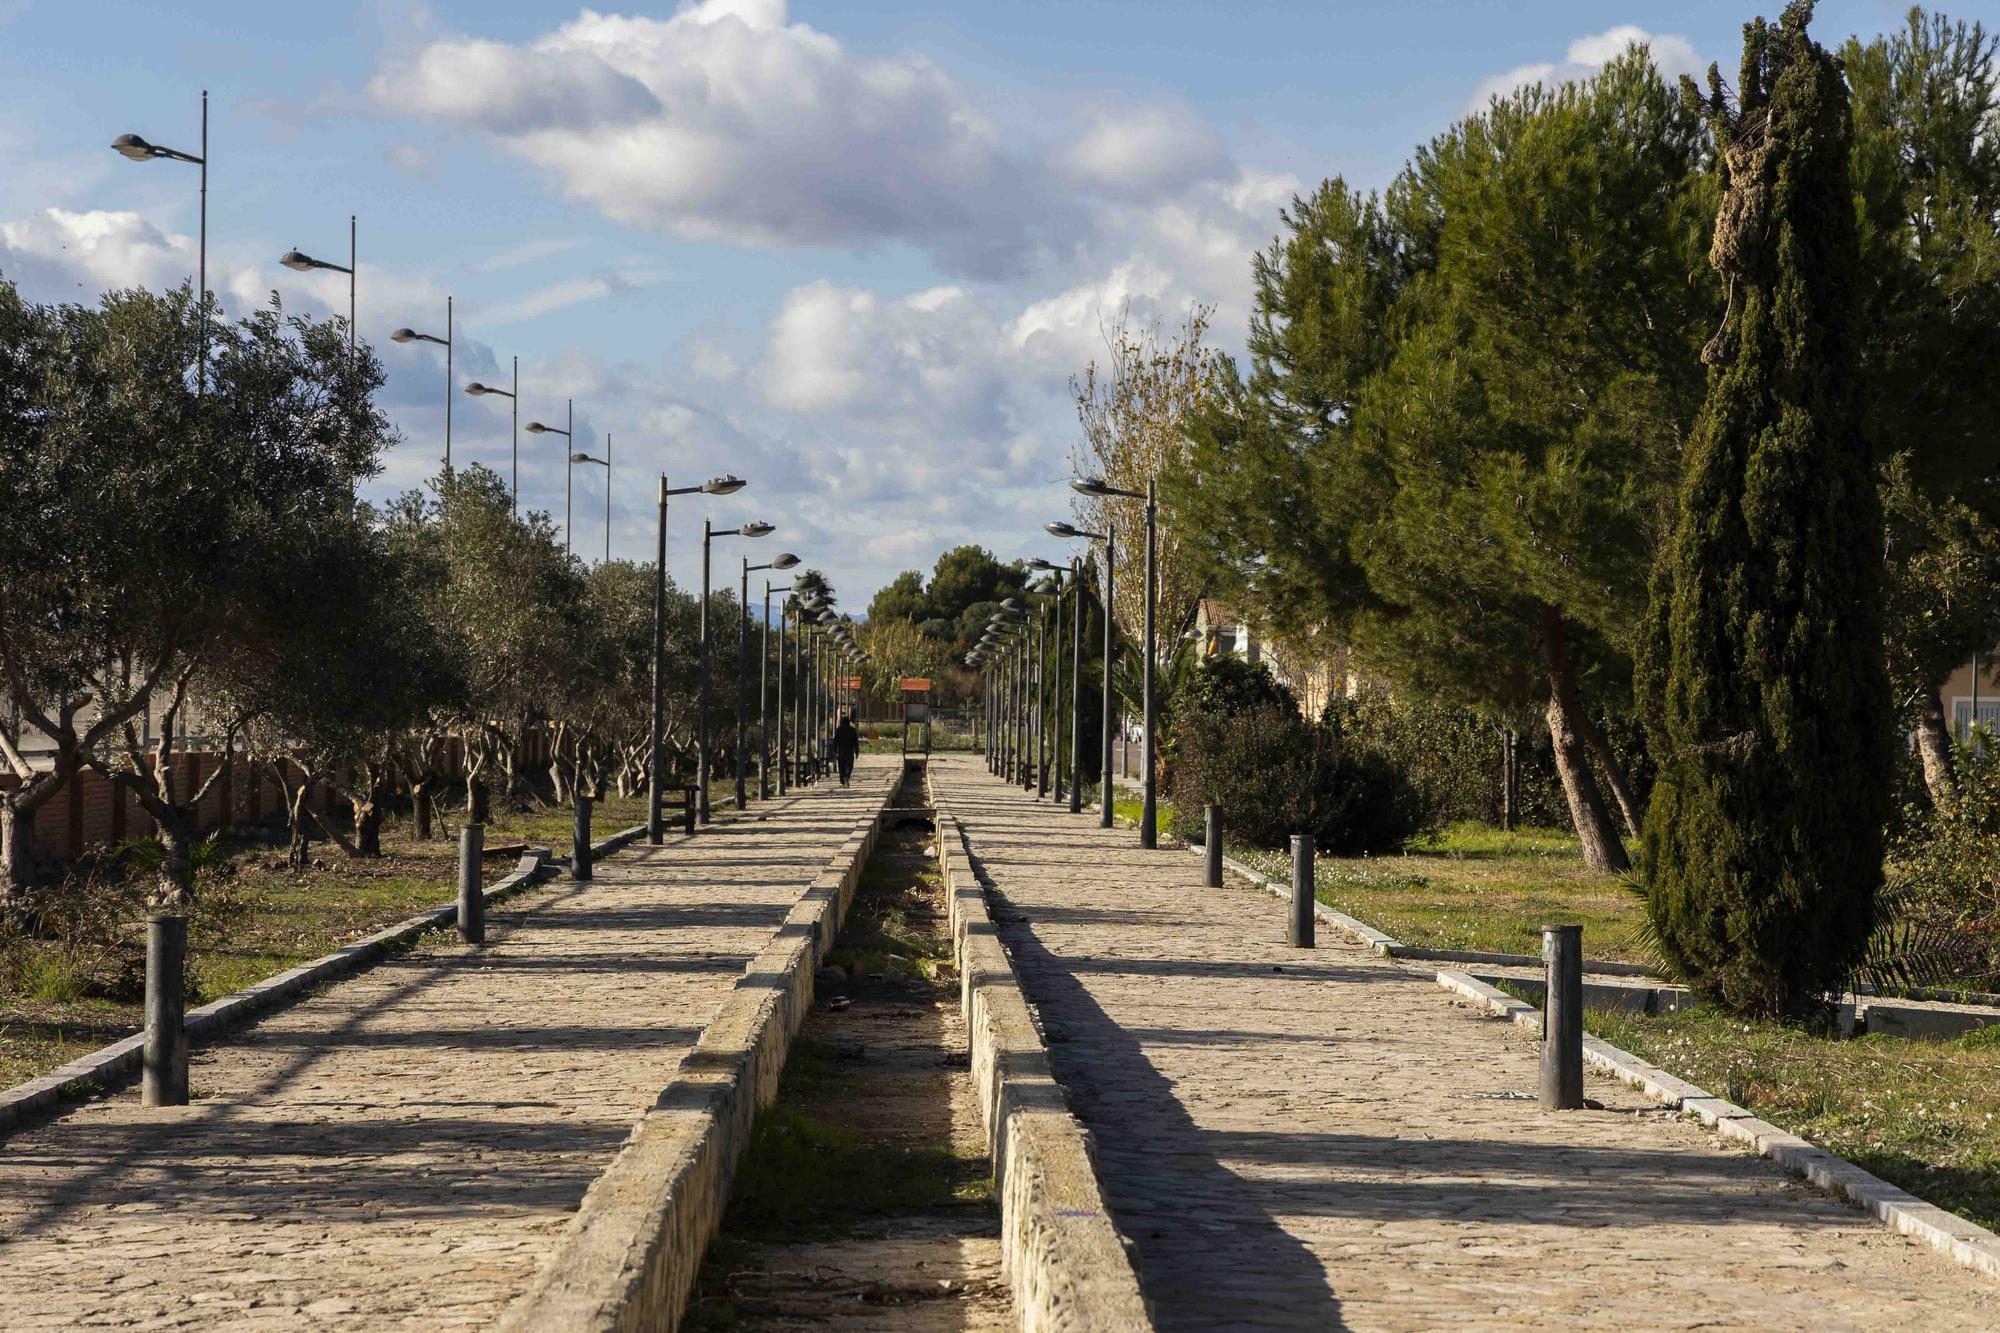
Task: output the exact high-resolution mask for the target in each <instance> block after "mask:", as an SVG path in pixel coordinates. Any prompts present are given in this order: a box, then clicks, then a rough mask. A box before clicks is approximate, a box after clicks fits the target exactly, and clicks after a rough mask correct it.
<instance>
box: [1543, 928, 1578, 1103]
mask: <svg viewBox="0 0 2000 1333" xmlns="http://www.w3.org/2000/svg"><path fill="white" fill-rule="evenodd" d="M1542 979H1543V983H1544V985H1545V987H1546V989H1545V991H1544V992H1543V996H1542V1079H1541V1102H1542V1107H1543V1109H1544V1110H1550V1111H1575V1110H1580V1109H1581V1108H1582V1106H1583V927H1582V926H1543V927H1542Z"/></svg>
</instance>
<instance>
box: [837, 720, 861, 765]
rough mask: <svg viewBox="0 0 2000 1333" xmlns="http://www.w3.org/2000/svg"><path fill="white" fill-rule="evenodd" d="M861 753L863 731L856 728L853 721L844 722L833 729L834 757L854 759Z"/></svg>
mask: <svg viewBox="0 0 2000 1333" xmlns="http://www.w3.org/2000/svg"><path fill="white" fill-rule="evenodd" d="M860 753H861V733H860V732H858V731H856V730H855V729H854V724H853V723H852V722H842V723H841V724H840V725H839V726H838V727H835V728H834V729H833V757H834V758H835V759H852V758H854V756H855V755H857V754H860Z"/></svg>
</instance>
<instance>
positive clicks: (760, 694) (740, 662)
mask: <svg viewBox="0 0 2000 1333" xmlns="http://www.w3.org/2000/svg"><path fill="white" fill-rule="evenodd" d="M798 563H799V558H798V557H797V556H795V555H793V554H792V553H791V552H790V551H787V552H785V553H784V554H783V555H781V556H778V557H777V558H776V559H774V560H772V561H771V563H770V564H768V565H753V564H751V563H750V557H749V556H747V555H746V556H744V557H743V592H742V600H741V602H740V603H739V604H738V606H737V611H738V615H737V617H736V808H737V809H738V810H741V809H743V808H744V807H745V806H747V805H749V803H750V802H749V799H748V798H747V797H746V795H745V794H744V779H745V777H746V776H747V769H746V766H745V762H744V754H745V752H746V751H747V750H748V749H749V736H748V726H749V724H748V722H747V720H746V719H745V716H744V714H745V713H746V712H747V711H748V704H747V701H746V700H745V699H744V697H743V682H744V680H745V679H746V678H747V677H748V676H749V675H750V575H751V573H752V571H755V570H759V569H790V568H792V567H793V566H794V565H796V564H798ZM770 619H771V593H770V590H769V588H768V587H767V588H766V589H765V592H764V620H765V631H764V633H765V637H766V639H767V641H768V639H769V637H770V627H769V622H770ZM757 726H758V728H759V730H760V731H761V730H762V728H763V726H764V671H763V668H762V667H761V666H760V667H759V668H758V671H757ZM757 748H758V754H757V774H758V779H757V796H758V799H759V800H762V799H763V798H764V797H766V796H768V795H770V792H769V791H767V790H766V789H765V785H764V780H763V773H764V756H763V744H762V740H761V737H760V740H759V743H758V747H757Z"/></svg>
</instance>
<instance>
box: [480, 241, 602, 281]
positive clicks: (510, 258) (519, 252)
mask: <svg viewBox="0 0 2000 1333" xmlns="http://www.w3.org/2000/svg"><path fill="white" fill-rule="evenodd" d="M583 243H584V240H583V237H581V236H547V237H543V238H542V239H540V240H535V241H523V242H522V243H521V244H520V245H515V246H509V247H508V248H507V249H505V250H501V251H499V252H498V253H496V254H490V255H488V256H486V258H484V259H481V260H479V261H478V262H476V263H474V264H472V265H471V266H470V267H471V269H472V271H473V272H474V273H499V272H502V271H504V270H506V269H510V268H520V267H521V266H522V265H524V264H533V263H536V262H538V261H540V260H543V259H552V258H554V257H555V256H556V255H561V254H568V253H569V252H570V251H572V250H575V249H578V248H580V247H581V246H582V245H583Z"/></svg>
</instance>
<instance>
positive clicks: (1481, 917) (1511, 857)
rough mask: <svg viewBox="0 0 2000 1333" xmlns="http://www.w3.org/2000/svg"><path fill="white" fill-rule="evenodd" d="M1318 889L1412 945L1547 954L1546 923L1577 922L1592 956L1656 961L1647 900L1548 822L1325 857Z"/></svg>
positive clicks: (1261, 861)
mask: <svg viewBox="0 0 2000 1333" xmlns="http://www.w3.org/2000/svg"><path fill="white" fill-rule="evenodd" d="M1230 852H1231V855H1233V856H1235V857H1237V858H1238V859H1240V860H1242V861H1243V862H1244V863H1245V864H1248V865H1251V866H1254V867H1255V868H1256V869H1258V870H1260V871H1262V872H1263V873H1264V874H1266V875H1270V876H1272V877H1273V878H1276V879H1280V880H1283V879H1285V878H1287V877H1289V876H1290V874H1291V859H1290V856H1289V855H1288V854H1287V853H1284V852H1272V851H1260V850H1255V849H1251V850H1239V849H1237V848H1231V849H1230ZM1314 895H1315V896H1316V897H1317V898H1318V899H1319V901H1321V902H1323V903H1325V904H1326V905H1327V906H1328V907H1332V908H1335V909H1336V910H1338V911H1342V912H1345V913H1347V915H1349V916H1351V917H1355V918H1357V919H1359V920H1361V921H1365V922H1367V923H1368V924H1369V925H1371V926H1373V927H1375V928H1376V929H1377V930H1380V931H1384V932H1386V933H1388V934H1390V935H1393V936H1395V937H1396V938H1397V939H1399V940H1401V941H1402V942H1403V943H1405V944H1413V945H1419V946H1422V947H1426V948H1432V949H1477V950H1482V951H1489V952H1494V953H1515V954H1530V955H1539V954H1540V953H1541V950H1542V936H1541V928H1542V927H1543V926H1544V925H1549V924H1554V923H1574V924H1578V925H1581V926H1582V927H1583V949H1584V956H1585V957H1588V958H1593V959H1604V960H1611V961H1617V962H1627V963H1645V962H1649V961H1651V960H1650V959H1649V958H1648V957H1647V955H1646V953H1645V951H1644V950H1643V948H1641V946H1640V943H1639V940H1640V937H1641V927H1642V925H1643V923H1644V920H1645V907H1644V904H1643V903H1642V902H1641V901H1640V900H1639V899H1638V898H1637V897H1636V896H1635V895H1633V894H1632V893H1631V892H1630V891H1629V890H1628V889H1627V888H1626V887H1625V884H1624V881H1622V880H1621V879H1619V878H1618V877H1617V876H1616V875H1605V874H1600V873H1598V872H1596V871H1594V870H1591V869H1589V868H1588V867H1586V866H1585V865H1584V864H1583V857H1582V855H1581V853H1580V852H1579V851H1578V850H1577V845H1576V840H1575V839H1574V838H1572V837H1570V836H1568V835H1566V834H1562V833H1558V832H1556V831H1554V830H1550V829H1517V830H1514V831H1512V832H1502V831H1501V830H1499V829H1492V828H1486V827H1483V826H1481V825H1475V824H1455V825H1452V826H1451V827H1450V828H1448V829H1446V830H1444V831H1443V832H1442V833H1441V834H1439V835H1438V836H1437V837H1436V838H1435V839H1433V840H1432V841H1430V842H1428V843H1425V844H1422V845H1421V846H1419V847H1415V848H1412V849H1411V850H1410V851H1408V852H1406V853H1402V854H1398V855H1391V856H1363V857H1321V858H1319V860H1318V861H1317V862H1316V863H1315V865H1314Z"/></svg>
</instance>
